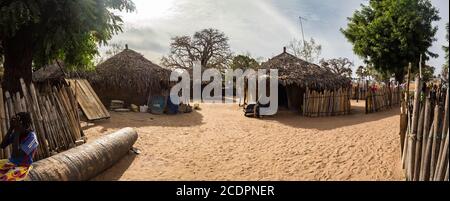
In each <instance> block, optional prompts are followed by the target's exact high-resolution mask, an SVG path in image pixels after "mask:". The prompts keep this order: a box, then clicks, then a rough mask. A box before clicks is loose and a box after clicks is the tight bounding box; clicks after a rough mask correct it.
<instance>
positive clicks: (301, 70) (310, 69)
mask: <svg viewBox="0 0 450 201" xmlns="http://www.w3.org/2000/svg"><path fill="white" fill-rule="evenodd" d="M261 68H262V69H267V70H269V69H278V77H279V80H280V83H281V84H282V85H284V86H286V85H292V84H294V85H298V86H299V87H301V88H306V87H309V88H310V89H337V88H341V87H348V86H349V84H350V83H351V82H350V81H351V80H350V79H348V78H346V77H343V76H341V75H337V74H335V73H333V72H331V71H330V70H328V69H325V68H322V67H320V66H318V65H316V64H312V63H309V62H306V61H304V60H302V59H300V58H298V57H296V56H294V55H292V54H289V53H287V52H286V51H284V52H283V53H282V54H280V55H278V56H275V57H273V58H272V59H269V61H267V62H264V63H263V64H262V65H261Z"/></svg>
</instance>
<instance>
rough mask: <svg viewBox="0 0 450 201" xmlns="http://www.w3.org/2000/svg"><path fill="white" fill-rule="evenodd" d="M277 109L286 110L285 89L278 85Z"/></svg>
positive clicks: (286, 97)
mask: <svg viewBox="0 0 450 201" xmlns="http://www.w3.org/2000/svg"><path fill="white" fill-rule="evenodd" d="M278 107H280V108H284V109H286V108H288V96H287V90H286V87H285V86H283V85H281V84H278Z"/></svg>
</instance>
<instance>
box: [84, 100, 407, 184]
mask: <svg viewBox="0 0 450 201" xmlns="http://www.w3.org/2000/svg"><path fill="white" fill-rule="evenodd" d="M201 107H202V110H201V111H196V112H194V113H191V114H182V115H177V116H168V115H161V116H158V115H151V114H140V113H112V114H111V115H112V117H111V119H110V120H108V121H105V122H100V123H97V124H96V125H90V126H89V127H86V130H85V132H86V135H87V136H88V137H89V140H94V139H96V138H98V137H99V136H102V135H105V134H108V133H111V132H113V131H116V130H118V129H120V128H123V127H133V128H135V129H136V130H137V131H138V134H139V139H138V141H137V143H136V144H135V147H136V148H138V149H140V150H141V152H142V153H141V154H140V155H135V154H133V153H129V154H128V155H127V156H126V157H124V158H123V159H122V160H121V161H120V162H119V163H118V164H116V165H114V166H113V167H112V168H110V169H108V170H107V171H105V172H104V173H102V174H101V175H99V176H98V177H96V178H95V179H94V180H125V181H127V180H145V181H155V180H156V181H167V180H170V181H173V180H175V181H178V180H196V181H198V180H200V181H204V180H207V181H210V180H212V181H215V180H253V181H259V180H264V181H267V180H270V181H272V180H275V181H279V180H281V181H285V180H287V181H296V180H307V181H311V180H314V181H315V180H320V181H328V180H333V181H334V180H337V181H342V180H344V181H347V180H370V181H373V180H375V181H380V180H381V181H385V180H387V181H390V180H404V177H403V174H402V170H401V166H400V148H399V147H400V146H399V143H400V142H399V135H398V132H399V116H398V115H399V111H397V110H396V109H393V110H389V111H384V112H379V113H376V114H369V115H365V114H364V111H363V110H364V102H360V103H356V102H353V111H352V113H353V114H352V115H349V116H341V117H328V118H305V117H301V116H299V115H298V114H295V113H292V112H289V111H283V112H280V114H278V115H277V116H276V117H270V118H269V117H266V118H264V119H253V118H246V117H244V115H243V112H242V109H240V108H239V107H238V106H236V105H221V104H214V105H209V104H203V105H201Z"/></svg>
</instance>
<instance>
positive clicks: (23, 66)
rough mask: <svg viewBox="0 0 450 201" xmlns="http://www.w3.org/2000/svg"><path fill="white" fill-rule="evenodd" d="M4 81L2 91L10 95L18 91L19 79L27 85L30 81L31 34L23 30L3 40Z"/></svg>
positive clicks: (25, 29) (27, 30)
mask: <svg viewBox="0 0 450 201" xmlns="http://www.w3.org/2000/svg"><path fill="white" fill-rule="evenodd" d="M3 50H4V59H5V61H4V66H3V67H4V69H5V72H4V76H3V77H4V81H3V83H2V85H3V89H4V90H5V91H6V90H7V91H9V92H11V93H13V94H14V93H16V92H18V91H20V78H23V79H24V81H25V82H26V83H27V84H29V83H30V82H31V80H32V69H31V68H32V62H33V47H32V32H31V30H29V28H23V29H20V30H18V31H17V32H16V34H15V36H13V37H10V38H6V39H4V40H3Z"/></svg>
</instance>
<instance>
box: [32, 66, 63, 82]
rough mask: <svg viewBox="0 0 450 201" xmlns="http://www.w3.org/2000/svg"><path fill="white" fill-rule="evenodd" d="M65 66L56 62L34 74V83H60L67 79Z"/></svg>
mask: <svg viewBox="0 0 450 201" xmlns="http://www.w3.org/2000/svg"><path fill="white" fill-rule="evenodd" d="M65 76H66V75H65V72H64V64H62V63H61V62H54V63H53V64H50V65H47V66H44V67H42V68H40V69H39V70H37V71H35V72H34V73H33V82H46V81H59V80H63V79H64V78H65Z"/></svg>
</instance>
